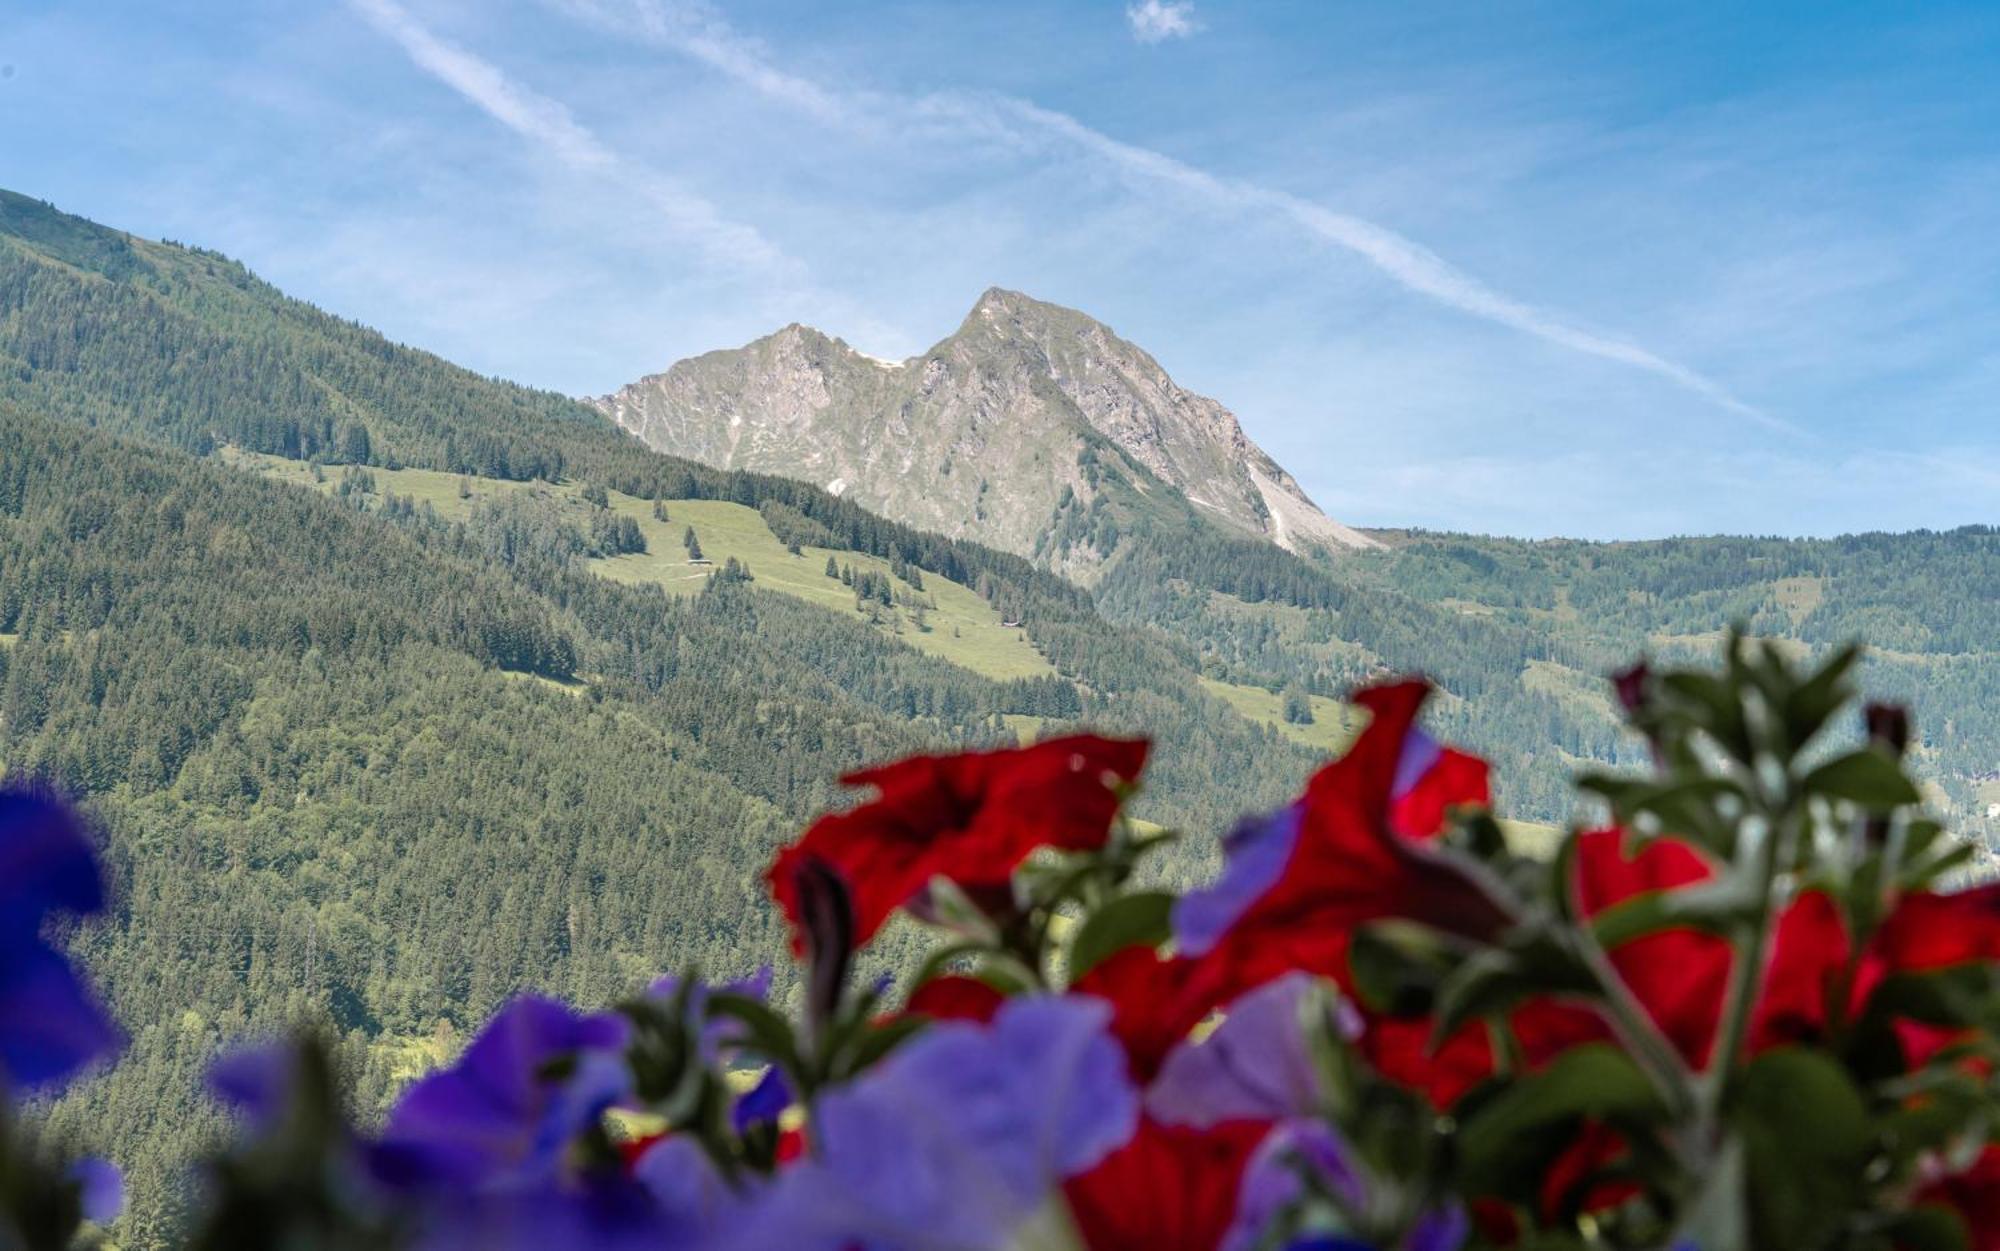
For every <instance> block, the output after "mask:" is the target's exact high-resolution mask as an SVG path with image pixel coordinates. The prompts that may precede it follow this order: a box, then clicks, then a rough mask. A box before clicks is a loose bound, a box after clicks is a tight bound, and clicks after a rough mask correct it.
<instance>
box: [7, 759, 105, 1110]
mask: <svg viewBox="0 0 2000 1251" xmlns="http://www.w3.org/2000/svg"><path fill="white" fill-rule="evenodd" d="M103 906H104V883H103V880H102V878H101V877H100V876H99V875H98V871H97V857H96V853H95V852H93V851H92V850H91V846H90V841H89V840H88V839H86V838H85V837H84V835H83V830H82V828H81V827H80V826H78V825H77V823H76V820H75V818H73V817H72V816H70V814H69V812H68V811H67V810H66V809H64V808H63V807H62V806H61V805H59V804H55V803H51V802H50V801H48V800H45V799H40V798H37V797H35V796H32V795H22V794H18V793H11V792H10V793H0V1087H4V1086H5V1085H6V1084H10V1083H11V1084H14V1085H18V1086H22V1087H34V1086H41V1085H45V1084H49V1083H54V1082H58V1081H61V1080H63V1079H65V1078H67V1077H69V1076H70V1075H71V1074H73V1073H75V1072H76V1071H77V1070H78V1069H81V1068H82V1067H83V1066H84V1065H86V1064H88V1063H90V1061H92V1060H94V1059H96V1058H98V1057H99V1056H102V1055H104V1054H106V1053H108V1052H111V1051H115V1050H117V1049H118V1047H119V1046H120V1044H121V1042H122V1039H121V1037H120V1035H119V1033H118V1028H117V1026H115V1025H113V1024H112V1022H111V1018H110V1016H109V1015H107V1014H106V1013H105V1011H104V1008H103V1007H102V1005H100V1004H99V1003H98V1001H97V998H96V996H95V995H93V994H92V993H91V991H90V988H89V987H88V986H87V985H86V984H85V983H84V982H83V980H82V979H81V978H79V977H78V976H77V973H76V970H75V969H73V968H72V967H71V966H70V962H69V961H68V959H66V958H65V957H64V956H63V955H62V953H61V952H59V951H57V950H56V949H55V948H54V947H52V946H50V945H49V944H48V943H47V942H46V941H44V940H43V938H42V927H43V925H44V924H45V923H46V922H47V920H48V918H49V917H50V916H51V915H52V914H54V913H57V912H69V913H77V914H86V913H92V912H96V911H97V910H98V909H100V908H102V907H103Z"/></svg>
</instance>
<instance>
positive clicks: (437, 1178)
mask: <svg viewBox="0 0 2000 1251" xmlns="http://www.w3.org/2000/svg"><path fill="white" fill-rule="evenodd" d="M626 1036H627V1025H626V1022H625V1019H624V1018H623V1017H620V1016H617V1015H614V1014H609V1013H607V1014H602V1015H595V1016H586V1015H582V1014H579V1013H576V1012H573V1011H571V1010H570V1008H569V1007H568V1006H566V1005H564V1004H562V1003H558V1002H557V1001H555V1000H553V999H543V998H538V997H535V996H523V997H522V998H519V999H516V1000H514V1001H513V1002H512V1003H510V1004H508V1005H507V1006H506V1007H505V1008H502V1009H501V1010H500V1013H499V1014H498V1015H497V1016H495V1017H494V1018H493V1019H492V1020H491V1021H490V1022H488V1023H487V1025H486V1028H485V1029H484V1030H481V1031H480V1033H479V1036H478V1037H477V1038H475V1039H473V1041H472V1045H471V1046H470V1047H468V1048H466V1051H465V1054H464V1055H463V1056H461V1057H460V1058H459V1061H458V1063H457V1064H455V1065H453V1066H452V1067H451V1068H449V1069H446V1070H445V1071H443V1072H441V1073H436V1074H433V1075H432V1076H430V1077H426V1078H424V1079H423V1080H422V1081H419V1082H418V1083H416V1084H415V1085H414V1086H412V1087H410V1089H409V1091H408V1092H407V1093H406V1094H404V1096H403V1097H402V1099H400V1100H399V1101H398V1102H397V1104H396V1108H395V1110H394V1111H393V1112H391V1113H390V1114H389V1124H388V1127H387V1128H386V1129H385V1130H384V1131H383V1134H382V1137H381V1139H380V1141H379V1143H378V1144H377V1150H376V1156H377V1159H378V1166H377V1171H378V1173H381V1174H383V1180H384V1181H386V1182H388V1183H390V1184H391V1185H401V1186H414V1187H418V1188H423V1187H430V1186H439V1185H443V1186H453V1187H460V1188H472V1189H480V1188H490V1189H505V1188H509V1187H515V1188H523V1187H528V1186H531V1185H533V1184H535V1183H538V1182H540V1181H543V1180H546V1179H548V1178H550V1177H552V1176H553V1175H554V1174H555V1172H556V1169H557V1166H558V1165H559V1164H560V1163H561V1161H562V1157H563V1154H564V1151H565V1149H566V1148H567V1147H568V1146H569V1144H570V1142H571V1141H572V1140H573V1139H575V1138H576V1137H577V1135H578V1134H579V1133H581V1132H582V1131H583V1130H584V1129H585V1128H587V1127H589V1126H590V1125H593V1124H595V1123H596V1122H597V1120H598V1118H599V1117H601V1116H603V1114H604V1112H605V1110H606V1109H607V1108H609V1107H610V1106H611V1105H612V1104H614V1103H616V1102H618V1101H619V1100H620V1099H622V1098H624V1097H625V1096H626V1095H627V1094H628V1093H630V1091H631V1087H632V1074H631V1071H630V1070H629V1069H628V1068H627V1067H626V1065H625V1058H624V1048H625V1043H626Z"/></svg>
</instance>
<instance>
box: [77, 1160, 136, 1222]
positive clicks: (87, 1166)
mask: <svg viewBox="0 0 2000 1251" xmlns="http://www.w3.org/2000/svg"><path fill="white" fill-rule="evenodd" d="M69 1179H70V1180H71V1181H73V1182H75V1183H76V1188H77V1198H78V1200H79V1201H80V1202H81V1203H82V1205H83V1218H84V1219H85V1220H87V1221H89V1222H90V1223H91V1224H93V1225H109V1224H110V1223H111V1222H113V1221H115V1220H117V1219H118V1213H119V1211H120V1210H121V1209H123V1208H124V1206H125V1177H124V1175H123V1174H121V1173H120V1172H119V1171H118V1166H117V1165H115V1164H113V1163H111V1162H110V1161H108V1160H96V1159H83V1160H78V1161H77V1162H76V1163H75V1164H72V1165H70V1168H69Z"/></svg>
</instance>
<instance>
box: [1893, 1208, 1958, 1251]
mask: <svg viewBox="0 0 2000 1251" xmlns="http://www.w3.org/2000/svg"><path fill="white" fill-rule="evenodd" d="M1883 1232H1884V1233H1886V1234H1887V1235H1888V1239H1889V1244H1890V1245H1891V1246H1893V1247H1895V1248H1896V1249H1897V1251H1971V1249H1972V1231H1970V1230H1968V1229H1967V1228H1966V1227H1965V1218H1964V1217H1962V1216H1960V1215H1959V1214H1958V1213H1957V1212H1956V1211H1954V1210H1952V1209H1951V1208H1948V1207H1945V1206H1944V1205H1943V1204H1941V1203H1926V1204H1923V1205H1921V1206H1919V1207H1914V1208H1911V1209H1910V1210H1908V1211H1907V1212H1898V1213H1896V1214H1895V1215H1894V1216H1892V1217H1890V1218H1889V1224H1888V1228H1887V1229H1886V1230H1884V1231H1883Z"/></svg>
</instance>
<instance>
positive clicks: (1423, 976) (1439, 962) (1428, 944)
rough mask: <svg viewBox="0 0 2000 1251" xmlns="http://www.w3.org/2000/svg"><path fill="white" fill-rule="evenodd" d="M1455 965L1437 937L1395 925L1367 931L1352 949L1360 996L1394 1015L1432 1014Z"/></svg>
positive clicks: (1350, 966) (1349, 959)
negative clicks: (1437, 996)
mask: <svg viewBox="0 0 2000 1251" xmlns="http://www.w3.org/2000/svg"><path fill="white" fill-rule="evenodd" d="M1455 963H1456V962H1455V960H1454V959H1452V958H1451V957H1450V956H1449V955H1448V953H1446V952H1445V951H1444V950H1443V949H1442V948H1441V947H1440V946H1439V945H1438V939H1437V935H1436V934H1435V933H1433V932H1431V931H1428V930H1425V929H1423V928H1422V927H1420V926H1416V925H1413V924H1404V923H1399V922H1394V921H1384V922H1377V923H1375V924H1372V925H1363V926H1361V927H1360V928H1359V929H1356V930H1355V931H1354V937H1353V939H1352V941H1351V942H1350V943H1349V944H1348V948H1347V967H1348V970H1349V972H1351V973H1352V974H1353V976H1354V990H1355V993H1356V995H1358V996H1359V997H1360V999H1361V1001H1362V1002H1363V1003H1365V1004H1367V1005H1368V1006H1369V1007H1370V1008H1372V1009H1374V1010H1375V1011H1377V1012H1385V1013H1388V1014H1389V1015H1391V1016H1423V1015H1427V1014H1428V1013H1429V1012H1430V1010H1431V1005H1432V1002H1433V1000H1434V999H1435V997H1436V995H1437V991H1438V987H1439V985H1440V983H1442V982H1443V980H1444V978H1445V975H1446V973H1447V972H1448V971H1449V970H1450V969H1451V968H1453V967H1455Z"/></svg>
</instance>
